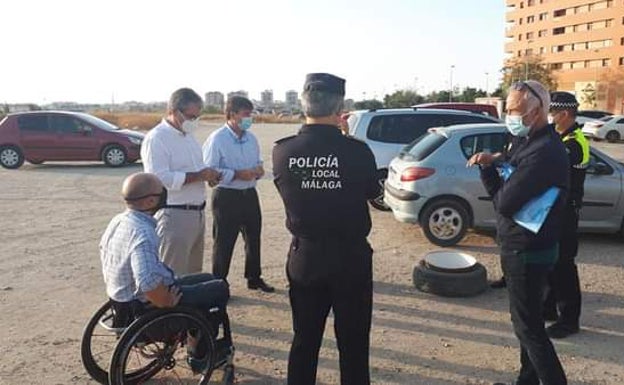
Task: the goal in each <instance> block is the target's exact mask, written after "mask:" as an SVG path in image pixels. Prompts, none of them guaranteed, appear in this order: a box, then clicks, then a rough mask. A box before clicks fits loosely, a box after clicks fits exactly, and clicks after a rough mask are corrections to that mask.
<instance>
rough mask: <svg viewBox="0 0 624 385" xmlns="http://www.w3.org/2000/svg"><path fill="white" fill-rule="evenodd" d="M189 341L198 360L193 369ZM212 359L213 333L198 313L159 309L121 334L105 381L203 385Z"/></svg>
mask: <svg viewBox="0 0 624 385" xmlns="http://www.w3.org/2000/svg"><path fill="white" fill-rule="evenodd" d="M191 341H194V342H192V343H193V345H195V347H194V351H195V352H196V354H197V357H195V358H201V360H198V359H196V360H195V362H193V367H192V366H191V363H190V362H189V360H188V358H189V357H190V356H189V353H188V350H187V348H188V346H189V343H191ZM214 360H215V349H214V333H213V331H212V328H211V327H210V326H209V325H208V324H207V322H206V320H205V318H204V317H203V316H202V315H201V314H200V313H199V312H197V311H195V310H193V309H184V308H176V309H159V310H157V311H154V312H150V313H149V314H147V315H145V316H143V317H141V318H139V319H138V320H136V321H135V322H134V323H132V325H130V326H129V327H128V328H127V329H126V330H125V331H124V333H123V334H122V335H121V338H120V339H119V342H118V343H117V347H116V348H115V351H114V352H113V356H112V359H111V364H110V368H111V369H110V372H109V377H108V378H109V383H110V384H111V385H127V384H132V383H135V381H136V382H140V383H143V382H145V381H147V380H149V383H150V384H151V383H153V384H159V383H163V384H164V383H166V384H192V383H196V384H199V385H204V384H207V383H208V381H210V376H211V375H212V372H213V370H214ZM200 363H202V364H203V365H200ZM137 374H139V376H140V378H138V377H137Z"/></svg>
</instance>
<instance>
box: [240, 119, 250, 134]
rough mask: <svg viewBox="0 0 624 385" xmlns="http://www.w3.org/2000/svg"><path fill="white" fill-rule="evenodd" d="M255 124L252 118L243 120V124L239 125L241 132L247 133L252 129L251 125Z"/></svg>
mask: <svg viewBox="0 0 624 385" xmlns="http://www.w3.org/2000/svg"><path fill="white" fill-rule="evenodd" d="M252 123H253V118H252V117H247V118H242V119H241V122H240V123H239V124H238V127H240V129H241V130H243V131H247V130H249V129H250V128H251V124H252Z"/></svg>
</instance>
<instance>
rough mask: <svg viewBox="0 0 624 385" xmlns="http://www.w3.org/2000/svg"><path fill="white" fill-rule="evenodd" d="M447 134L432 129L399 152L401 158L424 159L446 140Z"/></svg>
mask: <svg viewBox="0 0 624 385" xmlns="http://www.w3.org/2000/svg"><path fill="white" fill-rule="evenodd" d="M446 139H447V138H446V136H444V135H442V134H441V133H439V132H437V131H434V130H430V131H429V132H428V133H427V134H425V135H422V136H420V137H419V138H418V139H416V140H415V141H413V142H412V143H410V144H408V145H407V146H405V147H403V150H402V151H401V153H400V154H399V156H400V157H401V158H410V159H413V160H415V161H418V162H419V161H421V160H424V159H425V158H426V157H428V156H429V155H431V153H433V152H434V151H435V150H437V149H438V147H440V146H441V145H442V143H444V142H446Z"/></svg>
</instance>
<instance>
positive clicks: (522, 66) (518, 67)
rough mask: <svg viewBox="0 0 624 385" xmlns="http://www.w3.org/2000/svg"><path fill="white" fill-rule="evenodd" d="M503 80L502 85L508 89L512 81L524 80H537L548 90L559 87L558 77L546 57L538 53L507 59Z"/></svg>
mask: <svg viewBox="0 0 624 385" xmlns="http://www.w3.org/2000/svg"><path fill="white" fill-rule="evenodd" d="M502 72H503V74H504V75H503V82H502V84H501V87H502V88H503V90H507V89H508V88H509V87H510V86H511V84H512V83H514V82H517V81H522V80H536V81H538V82H540V83H542V84H543V85H544V86H545V87H546V89H548V90H553V91H554V90H556V89H557V78H556V75H555V74H554V73H553V71H552V69H551V68H550V67H549V65H548V64H546V63H544V59H543V58H542V57H541V56H537V55H527V56H522V57H514V58H512V59H509V60H507V62H506V63H505V66H504V67H503V69H502Z"/></svg>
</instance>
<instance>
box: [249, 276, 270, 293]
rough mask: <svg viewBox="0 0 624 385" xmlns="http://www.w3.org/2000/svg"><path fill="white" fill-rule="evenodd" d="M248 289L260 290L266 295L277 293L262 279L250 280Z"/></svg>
mask: <svg viewBox="0 0 624 385" xmlns="http://www.w3.org/2000/svg"><path fill="white" fill-rule="evenodd" d="M247 288H248V289H250V290H257V289H260V290H262V291H263V292H265V293H273V292H274V291H275V288H274V287H273V286H271V285H269V284H267V283H266V282H264V280H263V279H262V278H256V279H248V280H247Z"/></svg>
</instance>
